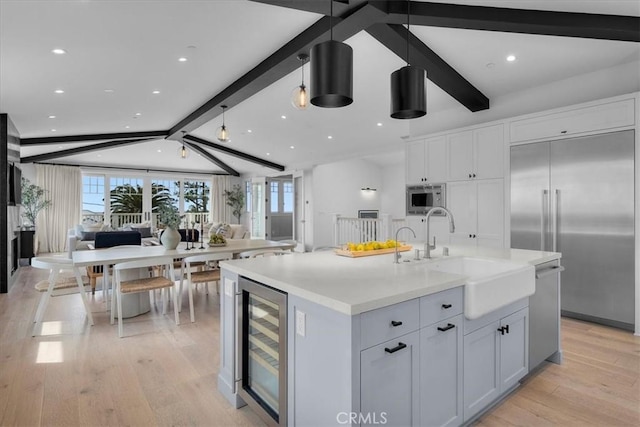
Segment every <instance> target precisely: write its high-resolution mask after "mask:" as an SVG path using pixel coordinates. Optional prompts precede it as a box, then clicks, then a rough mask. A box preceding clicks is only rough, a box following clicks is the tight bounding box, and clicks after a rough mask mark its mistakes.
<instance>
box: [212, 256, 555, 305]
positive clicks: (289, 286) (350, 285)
mask: <svg viewBox="0 0 640 427" xmlns="http://www.w3.org/2000/svg"><path fill="white" fill-rule="evenodd" d="M415 247H416V248H418V247H420V248H421V246H415ZM448 247H449V254H450V256H461V255H464V256H471V257H480V258H497V259H501V260H506V261H511V262H514V263H519V264H531V265H537V264H541V263H544V262H548V261H552V260H555V259H558V258H560V254H559V253H555V252H540V251H528V250H523V249H504V250H496V249H487V248H475V247H463V246H453V245H448ZM441 254H442V250H441V248H438V249H436V250H435V251H434V252H433V255H434V257H439V256H441ZM403 258H404V259H412V258H413V250H411V251H409V252H403ZM426 263H427V262H426V260H424V261H418V262H410V263H403V262H401V263H400V264H394V263H393V254H385V255H375V256H368V257H361V258H349V257H343V256H338V255H336V254H335V253H333V252H332V251H326V252H312V253H294V254H291V255H283V256H270V257H261V258H250V259H242V260H233V261H224V262H222V263H221V266H222V268H223V269H227V270H229V271H232V272H234V273H237V274H239V275H241V276H245V277H248V278H250V279H253V280H255V281H257V282H260V283H263V284H266V285H268V286H271V287H273V288H276V289H279V290H281V291H284V292H287V293H289V294H292V295H296V296H298V297H301V298H304V299H307V300H309V301H313V302H315V303H317V304H320V305H323V306H326V307H328V308H331V309H333V310H336V311H338V312H341V313H344V314H348V315H355V314H359V313H363V312H365V311H369V310H373V309H376V308H380V307H385V306H387V305H391V304H395V303H399V302H402V301H406V300H409V299H413V298H418V297H421V296H425V295H429V294H432V293H436V292H440V291H443V290H447V289H450V288H454V287H457V286H461V285H463V284H464V283H465V281H466V279H467V277H466V276H462V275H459V274H450V273H443V272H438V271H433V270H428V269H426V268H425V266H426Z"/></svg>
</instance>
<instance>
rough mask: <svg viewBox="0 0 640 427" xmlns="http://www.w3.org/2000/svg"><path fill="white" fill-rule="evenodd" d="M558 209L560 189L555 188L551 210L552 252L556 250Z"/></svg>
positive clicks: (558, 220)
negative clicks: (552, 209) (554, 198)
mask: <svg viewBox="0 0 640 427" xmlns="http://www.w3.org/2000/svg"><path fill="white" fill-rule="evenodd" d="M559 211H560V190H558V189H557V188H556V200H555V206H554V212H553V252H558V227H559V222H560V218H559Z"/></svg>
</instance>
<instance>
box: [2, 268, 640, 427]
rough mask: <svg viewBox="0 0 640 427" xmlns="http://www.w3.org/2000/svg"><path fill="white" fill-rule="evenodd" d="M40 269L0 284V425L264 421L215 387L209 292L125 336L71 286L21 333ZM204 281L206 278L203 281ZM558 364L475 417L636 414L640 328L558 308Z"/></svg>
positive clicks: (531, 421)
mask: <svg viewBox="0 0 640 427" xmlns="http://www.w3.org/2000/svg"><path fill="white" fill-rule="evenodd" d="M45 277H46V274H45V272H43V271H40V270H36V269H32V268H30V267H23V268H22V269H21V272H20V276H19V279H18V282H17V283H16V284H15V285H14V286H13V288H12V289H11V291H10V292H9V293H8V294H3V295H0V360H1V362H0V425H1V426H14V425H15V426H41V425H59V426H93V425H117V426H124V425H131V426H153V425H163V426H164V425H194V426H253V425H259V426H262V425H264V424H263V423H262V422H261V421H260V420H259V419H258V417H257V416H256V415H255V414H254V413H253V412H251V411H250V410H249V409H248V408H246V407H245V408H242V409H240V410H236V409H233V408H232V407H231V406H230V405H229V404H228V403H227V401H226V400H225V399H224V398H223V397H222V396H221V395H220V394H219V393H218V391H217V387H216V384H217V371H218V365H219V354H218V347H219V336H218V331H219V301H218V297H217V295H216V294H215V291H214V290H213V289H212V293H211V294H209V295H208V296H207V295H205V293H204V290H203V288H200V289H199V290H198V292H197V294H196V298H195V305H196V322H195V323H191V322H190V321H189V309H188V302H187V298H183V310H182V313H181V325H180V326H176V325H175V323H174V322H173V316H172V312H171V310H172V309H171V308H170V309H169V310H170V311H169V313H168V315H167V316H163V315H162V314H161V310H157V309H156V308H155V307H152V311H151V312H150V313H148V314H145V315H142V316H138V317H136V318H134V319H128V320H126V321H125V327H124V331H125V338H122V339H120V338H118V336H117V335H118V334H117V328H116V327H115V326H111V325H110V324H109V316H108V312H106V311H104V305H103V304H102V298H101V294H100V292H96V295H95V297H91V306H92V308H93V310H92V311H93V316H94V320H95V325H94V326H92V327H89V326H88V325H87V322H86V320H85V319H84V313H83V307H82V303H81V301H80V297H79V296H78V295H70V296H61V297H57V298H54V299H53V300H52V302H51V304H50V305H49V308H48V310H47V313H46V315H45V324H44V328H43V329H44V331H43V335H42V336H38V337H35V338H32V337H31V327H32V316H33V311H34V308H35V305H36V303H37V301H38V298H39V297H40V294H39V293H38V292H36V291H35V290H34V289H33V284H34V283H35V282H36V281H38V280H41V279H44V278H45ZM212 288H213V287H212ZM562 333H563V346H564V357H565V362H564V364H563V365H561V366H558V365H553V364H547V365H546V366H545V367H544V368H543V369H541V370H539V371H538V372H536V373H535V374H533V375H531V376H530V377H529V378H527V380H526V381H525V382H524V384H523V385H522V386H521V387H520V388H519V389H518V390H517V391H516V392H515V393H514V394H512V395H511V396H510V397H509V398H508V399H506V400H505V401H504V402H502V403H501V404H500V405H499V406H497V407H496V408H494V409H493V410H491V411H490V412H488V413H487V414H485V415H484V416H483V417H482V418H481V419H480V420H479V421H477V422H476V423H475V425H476V426H508V425H520V426H523V425H528V426H546V425H555V426H583V425H597V426H627V425H628V426H638V425H640V381H638V379H639V377H640V338H639V337H634V336H633V335H632V334H631V333H629V332H625V331H620V330H616V329H611V328H606V327H602V326H598V325H593V324H589V323H584V322H579V321H575V320H570V319H563V327H562Z"/></svg>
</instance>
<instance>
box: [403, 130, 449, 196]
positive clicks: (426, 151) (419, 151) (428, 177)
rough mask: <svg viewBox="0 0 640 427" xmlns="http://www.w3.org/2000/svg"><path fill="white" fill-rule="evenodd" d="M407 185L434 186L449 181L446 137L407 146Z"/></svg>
mask: <svg viewBox="0 0 640 427" xmlns="http://www.w3.org/2000/svg"><path fill="white" fill-rule="evenodd" d="M406 156H407V184H434V183H440V182H444V181H446V179H447V162H446V159H447V141H446V138H445V137H444V136H441V137H437V138H431V139H427V140H423V141H415V142H412V143H410V144H408V145H407V149H406Z"/></svg>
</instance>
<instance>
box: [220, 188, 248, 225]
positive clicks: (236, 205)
mask: <svg viewBox="0 0 640 427" xmlns="http://www.w3.org/2000/svg"><path fill="white" fill-rule="evenodd" d="M224 196H225V197H226V198H227V205H228V206H231V213H232V214H233V216H235V217H236V218H237V219H238V224H240V218H241V217H242V210H243V209H244V192H243V191H242V187H241V186H240V185H237V184H236V185H234V186H233V188H232V189H231V190H224Z"/></svg>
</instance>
